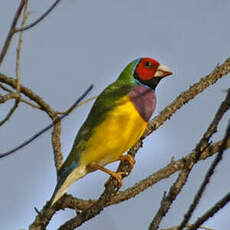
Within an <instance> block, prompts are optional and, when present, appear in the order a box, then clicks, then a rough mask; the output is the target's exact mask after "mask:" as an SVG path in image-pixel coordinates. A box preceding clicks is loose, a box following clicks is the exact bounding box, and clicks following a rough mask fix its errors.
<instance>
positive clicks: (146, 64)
mask: <svg viewBox="0 0 230 230" xmlns="http://www.w3.org/2000/svg"><path fill="white" fill-rule="evenodd" d="M144 66H145V67H147V68H150V67H152V63H151V62H149V61H147V62H145V63H144Z"/></svg>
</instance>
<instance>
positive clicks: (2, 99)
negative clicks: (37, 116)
mask: <svg viewBox="0 0 230 230" xmlns="http://www.w3.org/2000/svg"><path fill="white" fill-rule="evenodd" d="M0 88H4V90H6V91H8V92H11V93H9V94H6V95H4V96H3V95H1V94H0V104H3V103H5V102H6V101H8V100H11V99H17V98H18V99H19V100H20V102H23V103H25V104H27V105H29V106H31V107H32V108H36V109H41V107H40V106H38V105H35V104H33V103H31V102H29V101H27V100H25V99H24V98H22V97H21V96H19V95H18V93H15V92H13V91H12V90H10V89H8V88H6V87H4V86H3V85H1V84H0Z"/></svg>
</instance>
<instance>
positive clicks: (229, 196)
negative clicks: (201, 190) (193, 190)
mask: <svg viewBox="0 0 230 230" xmlns="http://www.w3.org/2000/svg"><path fill="white" fill-rule="evenodd" d="M229 201H230V193H228V194H226V195H225V196H224V197H223V198H222V199H221V200H220V201H218V202H217V203H216V204H215V205H214V206H213V207H212V208H210V209H209V210H208V211H207V212H206V213H205V214H204V215H203V216H202V217H200V218H198V220H197V221H196V222H195V223H194V224H193V225H192V226H191V227H190V228H189V229H188V230H195V229H197V228H201V227H200V225H201V224H202V223H204V222H205V221H207V220H208V219H209V218H210V217H212V216H214V215H215V214H216V213H217V212H218V211H220V210H221V209H222V208H223V207H224V206H225V205H226V204H227V203H229Z"/></svg>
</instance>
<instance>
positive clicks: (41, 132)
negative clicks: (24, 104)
mask: <svg viewBox="0 0 230 230" xmlns="http://www.w3.org/2000/svg"><path fill="white" fill-rule="evenodd" d="M92 88H93V86H92V85H91V86H90V87H89V88H88V89H87V90H86V91H85V92H84V93H83V94H82V95H81V96H80V97H79V98H78V99H77V101H76V102H75V103H74V104H73V105H72V106H71V107H70V109H68V113H66V114H64V115H62V116H61V117H58V118H57V119H55V120H54V121H53V122H52V123H51V124H49V125H48V126H46V127H45V128H44V129H42V130H41V131H39V132H37V133H36V134H34V135H33V136H32V137H30V138H29V139H28V140H26V141H25V142H23V143H22V144H21V145H19V146H17V147H16V148H14V149H12V150H10V151H8V152H6V153H2V154H0V158H3V157H5V156H8V155H10V154H12V153H14V152H16V151H17V150H19V149H21V148H23V147H24V146H26V145H28V144H29V143H31V142H32V141H33V140H34V139H36V138H37V137H39V136H41V135H42V134H43V133H44V132H46V131H47V130H49V129H50V128H52V127H53V126H55V125H56V124H57V123H58V122H60V121H61V120H62V119H63V118H64V117H66V116H67V115H68V114H69V113H70V112H71V111H72V110H73V109H74V108H75V107H76V106H77V105H78V103H79V102H80V101H81V100H82V99H83V98H85V97H86V96H87V94H88V93H89V92H90V90H91V89H92Z"/></svg>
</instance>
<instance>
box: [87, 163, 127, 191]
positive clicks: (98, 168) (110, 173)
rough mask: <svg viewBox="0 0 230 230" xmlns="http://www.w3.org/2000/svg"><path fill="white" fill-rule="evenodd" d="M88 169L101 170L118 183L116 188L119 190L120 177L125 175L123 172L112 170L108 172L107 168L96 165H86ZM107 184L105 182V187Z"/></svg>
mask: <svg viewBox="0 0 230 230" xmlns="http://www.w3.org/2000/svg"><path fill="white" fill-rule="evenodd" d="M88 167H89V168H90V170H93V171H94V170H101V171H103V172H105V173H107V174H109V175H110V176H111V177H113V178H114V179H115V180H116V181H117V182H118V188H120V187H121V186H122V176H123V175H125V174H126V173H125V172H114V171H112V170H109V169H107V168H104V167H102V166H100V165H98V164H96V163H90V164H89V165H88ZM106 184H107V182H106V183H105V185H106Z"/></svg>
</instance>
